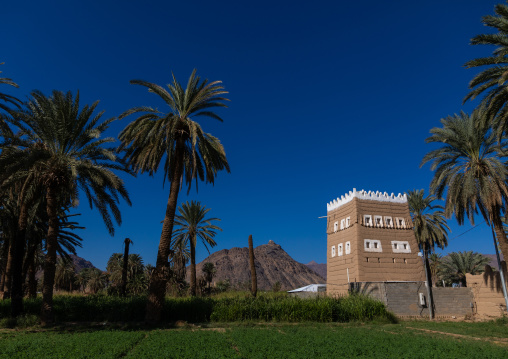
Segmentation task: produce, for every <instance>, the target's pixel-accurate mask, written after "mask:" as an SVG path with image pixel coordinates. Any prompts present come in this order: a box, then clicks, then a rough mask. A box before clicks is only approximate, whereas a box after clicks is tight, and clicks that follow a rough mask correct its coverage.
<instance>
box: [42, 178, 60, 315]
mask: <svg viewBox="0 0 508 359" xmlns="http://www.w3.org/2000/svg"><path fill="white" fill-rule="evenodd" d="M46 201H47V204H46V211H47V213H48V218H49V226H48V233H47V235H46V257H45V258H44V280H43V283H42V308H41V324H42V325H47V324H50V323H52V322H53V321H54V317H53V286H54V284H55V268H56V249H57V246H58V242H57V238H58V214H57V208H58V204H57V200H56V190H55V189H54V188H53V187H48V189H47V190H46Z"/></svg>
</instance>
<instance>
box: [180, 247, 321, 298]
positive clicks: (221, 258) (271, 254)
mask: <svg viewBox="0 0 508 359" xmlns="http://www.w3.org/2000/svg"><path fill="white" fill-rule="evenodd" d="M254 256H255V257H256V261H255V265H256V274H257V278H258V289H260V290H270V289H271V288H272V286H273V285H274V284H275V283H276V282H279V283H280V285H281V290H291V289H295V288H299V287H303V286H304V285H308V284H312V283H325V280H324V279H323V278H322V277H320V276H319V275H318V274H316V273H315V272H314V271H313V270H312V269H310V268H309V267H307V266H306V265H305V264H302V263H298V262H297V261H295V260H294V259H293V258H291V257H290V256H289V254H287V253H286V252H285V251H284V250H283V249H282V247H281V246H280V245H278V244H276V243H275V242H273V241H269V242H268V244H263V245H260V246H258V247H256V248H254ZM207 262H211V263H213V264H214V265H215V268H216V269H217V273H216V274H215V277H214V280H213V281H214V282H215V283H216V282H218V281H223V280H226V279H229V281H230V283H231V285H233V286H236V287H242V286H243V287H245V289H246V288H249V285H250V284H249V283H250V267H249V249H248V248H246V247H245V248H236V247H235V248H231V249H223V250H221V251H218V252H215V253H212V254H211V255H209V256H208V257H207V258H205V259H204V260H203V261H202V262H201V263H199V264H197V265H196V275H197V277H198V278H199V277H200V276H202V268H203V264H204V263H207ZM189 273H190V269H189V268H187V281H189V280H190V275H189Z"/></svg>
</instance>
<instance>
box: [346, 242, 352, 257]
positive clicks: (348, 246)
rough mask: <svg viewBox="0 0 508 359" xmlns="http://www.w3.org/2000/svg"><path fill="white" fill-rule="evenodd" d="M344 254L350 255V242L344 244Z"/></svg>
mask: <svg viewBox="0 0 508 359" xmlns="http://www.w3.org/2000/svg"><path fill="white" fill-rule="evenodd" d="M346 254H351V242H350V241H347V242H346Z"/></svg>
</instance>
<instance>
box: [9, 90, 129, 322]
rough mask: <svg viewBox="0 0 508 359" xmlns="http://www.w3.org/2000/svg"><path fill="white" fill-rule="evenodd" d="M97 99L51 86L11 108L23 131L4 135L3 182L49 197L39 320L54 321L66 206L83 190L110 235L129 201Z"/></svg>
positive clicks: (25, 192)
mask: <svg viewBox="0 0 508 359" xmlns="http://www.w3.org/2000/svg"><path fill="white" fill-rule="evenodd" d="M97 105H98V102H95V103H94V104H92V105H91V106H88V105H85V106H83V108H81V109H80V106H79V94H78V95H77V96H76V97H75V98H74V97H73V95H72V94H71V92H68V93H66V94H64V93H63V92H59V91H53V94H52V96H51V97H46V96H45V95H43V94H42V93H41V92H38V91H34V92H33V93H32V96H31V99H30V100H29V102H28V103H27V104H26V106H27V108H26V109H25V110H22V111H17V112H16V113H14V114H13V124H14V125H16V126H17V127H18V128H19V129H20V132H19V133H18V134H16V135H13V136H10V137H9V138H7V139H6V141H5V143H4V144H3V147H7V148H9V150H8V151H2V153H1V155H0V168H2V169H3V173H2V174H1V175H0V185H1V186H2V187H9V186H13V185H19V184H21V185H20V187H21V188H22V191H21V195H20V197H21V198H22V203H23V202H28V201H29V200H30V199H31V197H34V196H36V195H37V194H39V193H42V194H43V196H44V198H45V201H46V212H47V215H48V231H47V235H46V258H45V264H44V282H43V299H42V311H41V322H42V324H47V323H50V322H52V321H53V284H54V277H55V265H56V252H57V248H58V241H57V239H58V231H59V227H60V223H59V220H58V212H59V209H60V208H62V207H67V206H69V205H72V204H76V203H77V201H78V198H79V194H80V193H84V194H85V196H86V198H87V200H88V203H89V205H90V208H92V209H93V208H94V207H96V208H97V209H98V211H99V213H100V214H101V215H102V218H103V220H104V223H105V224H106V227H107V228H108V230H109V232H110V234H111V235H113V234H114V226H113V219H112V217H113V218H114V219H115V221H116V222H117V223H118V224H120V223H121V215H120V210H119V208H118V206H117V203H118V201H119V197H120V196H121V197H123V198H124V199H125V200H126V201H127V202H128V204H129V205H130V200H129V196H128V193H127V190H126V189H125V186H124V183H123V181H122V180H121V179H120V178H119V177H118V176H117V175H116V174H115V173H114V172H113V170H121V171H127V169H126V168H124V166H122V165H121V162H120V161H119V160H118V159H117V157H116V155H115V152H114V150H113V149H111V148H106V147H105V145H106V144H108V143H111V142H114V141H115V140H114V139H113V138H100V136H101V134H102V133H103V132H104V131H105V130H106V129H107V128H108V127H109V125H110V123H111V122H112V121H113V120H114V119H108V120H106V121H104V122H102V123H99V120H100V119H101V116H102V114H103V112H100V113H98V114H94V112H95V109H96V107H97Z"/></svg>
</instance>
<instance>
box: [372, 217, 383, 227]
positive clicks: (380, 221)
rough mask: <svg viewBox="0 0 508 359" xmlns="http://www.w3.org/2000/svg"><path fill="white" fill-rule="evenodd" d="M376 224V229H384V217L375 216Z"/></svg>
mask: <svg viewBox="0 0 508 359" xmlns="http://www.w3.org/2000/svg"><path fill="white" fill-rule="evenodd" d="M374 224H375V225H376V227H383V217H382V216H374Z"/></svg>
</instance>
